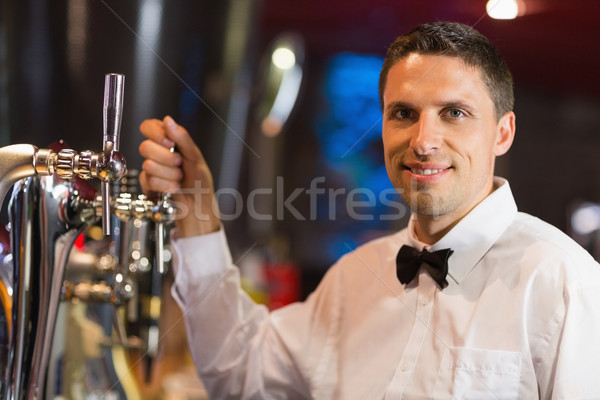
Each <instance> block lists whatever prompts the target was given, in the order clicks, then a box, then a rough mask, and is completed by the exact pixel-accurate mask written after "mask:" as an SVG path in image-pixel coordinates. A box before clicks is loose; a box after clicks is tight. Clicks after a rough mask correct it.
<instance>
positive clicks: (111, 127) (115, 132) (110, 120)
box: [100, 74, 125, 235]
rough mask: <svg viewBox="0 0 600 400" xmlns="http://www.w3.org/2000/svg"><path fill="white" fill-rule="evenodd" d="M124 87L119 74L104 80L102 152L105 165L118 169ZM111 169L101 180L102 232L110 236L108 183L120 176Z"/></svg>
mask: <svg viewBox="0 0 600 400" xmlns="http://www.w3.org/2000/svg"><path fill="white" fill-rule="evenodd" d="M124 87H125V76H124V75H121V74H107V75H106V77H105V78H104V114H103V121H104V125H103V128H104V137H103V150H104V160H105V165H111V166H114V167H118V165H113V164H120V159H121V158H122V156H121V154H120V153H118V151H119V139H120V134H121V113H122V112H123V92H124ZM110 172H111V168H108V169H107V170H106V173H105V174H104V176H100V179H102V232H103V233H104V235H109V234H110V198H111V188H110V183H111V182H114V181H116V180H118V179H121V177H122V176H123V174H124V173H125V171H122V173H123V174H121V176H117V175H112V174H111V173H110Z"/></svg>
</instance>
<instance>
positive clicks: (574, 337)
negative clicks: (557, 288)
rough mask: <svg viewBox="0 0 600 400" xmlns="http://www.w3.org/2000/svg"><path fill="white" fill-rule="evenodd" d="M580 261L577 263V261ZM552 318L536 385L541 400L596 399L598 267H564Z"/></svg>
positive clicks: (599, 365)
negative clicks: (542, 366) (545, 378)
mask: <svg viewBox="0 0 600 400" xmlns="http://www.w3.org/2000/svg"><path fill="white" fill-rule="evenodd" d="M579 261H581V260H579ZM566 268H567V269H568V270H566V273H565V281H564V286H563V293H562V298H561V300H560V302H557V304H556V307H555V313H554V318H553V320H552V321H551V323H550V324H549V325H548V330H547V332H548V335H547V342H546V343H547V346H546V347H545V349H544V354H545V357H546V363H545V367H544V368H543V370H544V371H543V372H544V373H543V374H540V377H541V376H547V377H548V379H547V380H542V381H541V382H540V391H541V393H540V394H541V396H542V398H544V399H592V398H599V396H600V379H598V377H599V375H598V371H600V340H599V339H598V335H600V265H598V264H597V263H596V262H594V261H592V260H591V258H590V260H589V261H586V262H584V263H579V265H572V264H571V265H568V264H567V265H566Z"/></svg>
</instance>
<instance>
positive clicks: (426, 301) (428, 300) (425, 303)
mask: <svg viewBox="0 0 600 400" xmlns="http://www.w3.org/2000/svg"><path fill="white" fill-rule="evenodd" d="M430 301H431V299H430V298H429V297H423V298H421V304H422V305H424V306H426V305H427V304H429V302H430Z"/></svg>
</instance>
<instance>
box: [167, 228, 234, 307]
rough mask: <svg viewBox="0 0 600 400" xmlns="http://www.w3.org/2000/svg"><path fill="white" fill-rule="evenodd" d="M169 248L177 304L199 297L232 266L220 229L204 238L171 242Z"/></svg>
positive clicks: (225, 241)
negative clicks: (171, 257)
mask: <svg viewBox="0 0 600 400" xmlns="http://www.w3.org/2000/svg"><path fill="white" fill-rule="evenodd" d="M171 245H172V247H173V272H174V274H175V283H174V285H173V288H172V293H173V295H174V296H175V298H176V300H177V301H178V302H179V303H180V305H182V303H185V302H189V301H190V300H192V299H193V298H197V297H198V296H200V295H202V293H203V292H204V291H205V290H206V289H208V288H209V287H210V286H211V285H212V284H213V283H214V282H215V281H216V280H218V279H220V278H221V277H222V276H223V275H224V274H226V273H227V271H228V270H229V269H230V268H231V266H232V264H233V262H232V258H231V252H230V251H229V246H228V245H227V237H226V236H225V231H224V229H223V228H221V229H220V230H218V231H217V232H213V233H208V234H205V235H199V236H192V237H187V238H180V239H174V240H173V241H172V242H171ZM184 299H185V302H184V301H182V300H184Z"/></svg>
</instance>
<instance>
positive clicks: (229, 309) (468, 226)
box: [173, 178, 600, 400]
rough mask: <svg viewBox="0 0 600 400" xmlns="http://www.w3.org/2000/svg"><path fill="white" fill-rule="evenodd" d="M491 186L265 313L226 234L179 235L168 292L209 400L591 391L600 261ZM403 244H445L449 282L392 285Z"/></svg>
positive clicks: (586, 395) (366, 249)
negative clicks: (423, 238) (438, 231)
mask: <svg viewBox="0 0 600 400" xmlns="http://www.w3.org/2000/svg"><path fill="white" fill-rule="evenodd" d="M495 184H496V186H498V188H497V189H496V190H495V191H494V192H493V193H492V194H491V195H489V196H488V197H487V198H486V199H485V200H484V201H483V202H482V203H480V204H479V205H478V206H477V207H475V208H474V209H473V210H472V211H471V212H470V213H469V214H468V215H467V216H466V217H465V218H463V219H462V220H461V221H460V222H459V223H458V224H457V225H456V226H455V227H454V228H453V229H452V230H451V231H450V232H449V233H448V234H446V235H445V236H444V237H443V238H442V239H441V240H440V241H438V242H437V243H435V244H434V245H432V246H425V245H424V244H423V243H420V242H419V241H418V240H417V239H416V238H415V237H414V235H413V234H412V233H411V232H413V222H412V221H411V222H410V223H409V226H408V227H407V228H406V229H404V230H402V231H400V232H398V233H396V234H393V235H390V236H386V237H383V238H380V239H377V240H374V241H372V242H369V243H367V244H365V245H363V246H361V247H359V248H357V249H356V250H354V251H352V252H351V253H349V254H346V255H345V256H343V257H342V258H341V259H340V260H339V261H338V262H337V263H336V264H335V265H334V266H333V267H331V268H330V269H329V271H328V272H327V274H326V275H325V277H324V278H323V280H322V282H321V283H320V285H319V286H318V288H317V289H316V290H315V292H314V293H312V294H311V295H310V296H309V297H308V299H307V300H306V301H305V302H303V303H296V304H292V305H290V306H287V307H284V308H282V309H280V310H277V311H275V312H272V313H268V311H267V309H266V308H265V307H263V306H258V305H256V304H255V303H253V302H252V300H250V298H249V297H248V296H247V295H246V294H245V293H244V292H243V291H241V289H240V277H239V271H238V269H237V268H236V267H234V266H233V264H232V260H231V256H230V253H229V250H228V247H227V243H226V239H225V235H224V233H223V232H222V231H220V232H216V233H213V234H209V235H205V236H202V237H193V238H185V239H179V240H176V241H175V243H174V249H175V255H176V262H175V269H176V280H175V285H174V287H173V294H174V296H175V298H176V299H177V301H178V303H179V305H180V306H181V307H182V309H183V310H184V313H185V318H186V324H187V330H188V337H189V340H190V343H191V345H190V347H191V351H192V354H193V358H194V362H195V365H196V368H197V370H198V372H199V374H200V377H201V379H202V380H203V382H204V384H205V386H206V387H207V389H208V392H209V393H211V399H222V398H231V399H240V398H241V399H302V398H312V399H360V400H364V399H462V400H466V399H477V400H483V399H538V398H541V399H569V400H571V399H600V265H598V264H597V263H596V262H595V261H594V260H593V259H592V257H591V256H590V255H589V254H588V253H587V252H585V251H584V250H583V249H582V248H581V247H580V246H579V245H577V244H576V243H575V242H574V241H572V240H571V239H570V238H569V237H568V236H566V235H565V234H564V233H562V232H561V231H559V230H558V229H556V228H554V227H552V226H551V225H548V224H547V223H545V222H543V221H541V220H539V219H537V218H535V217H532V216H530V215H527V214H524V213H519V212H518V211H517V207H516V205H515V202H514V199H513V196H512V193H511V191H510V187H509V185H508V182H506V181H505V180H502V179H500V178H496V180H495ZM403 244H408V245H411V246H414V247H417V248H419V249H422V248H423V247H427V248H428V249H430V250H431V251H435V250H439V249H444V248H452V249H453V250H454V254H453V255H452V256H451V257H450V260H449V275H448V282H449V285H448V286H447V287H446V288H445V289H443V290H440V288H439V287H438V286H437V285H436V284H435V282H434V281H433V280H432V279H431V278H430V277H429V275H428V274H427V273H426V272H424V270H423V269H421V270H420V271H419V273H418V275H417V277H416V278H415V279H414V280H413V281H411V282H410V283H408V284H407V285H403V284H401V283H400V282H399V281H398V278H397V277H396V264H395V259H396V254H397V252H398V249H399V248H400V247H401V246H402V245H403Z"/></svg>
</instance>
